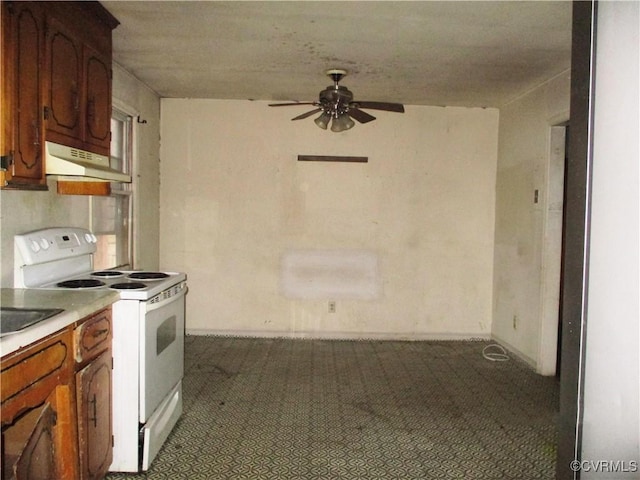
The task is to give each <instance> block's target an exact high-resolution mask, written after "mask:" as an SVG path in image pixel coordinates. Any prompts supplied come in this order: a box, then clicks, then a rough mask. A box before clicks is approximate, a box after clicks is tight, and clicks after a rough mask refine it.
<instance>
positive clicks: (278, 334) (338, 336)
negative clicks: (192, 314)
mask: <svg viewBox="0 0 640 480" xmlns="http://www.w3.org/2000/svg"><path fill="white" fill-rule="evenodd" d="M186 334H187V335H194V336H220V337H253V338H292V339H293V338H296V339H314V340H316V339H317V340H395V341H428V340H431V341H450V340H457V341H470V340H475V341H486V340H491V335H489V334H482V333H450V332H445V333H397V332H364V333H362V332H306V331H305V332H301V331H295V332H294V331H273V330H217V329H211V330H210V329H198V328H195V329H187V330H186Z"/></svg>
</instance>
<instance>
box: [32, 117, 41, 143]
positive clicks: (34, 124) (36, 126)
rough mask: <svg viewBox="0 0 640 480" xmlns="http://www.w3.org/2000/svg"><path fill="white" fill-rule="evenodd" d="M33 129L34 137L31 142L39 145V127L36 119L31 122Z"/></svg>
mask: <svg viewBox="0 0 640 480" xmlns="http://www.w3.org/2000/svg"><path fill="white" fill-rule="evenodd" d="M33 130H34V134H35V139H34V141H33V144H34V145H36V146H38V145H40V129H39V128H38V122H36V121H34V122H33Z"/></svg>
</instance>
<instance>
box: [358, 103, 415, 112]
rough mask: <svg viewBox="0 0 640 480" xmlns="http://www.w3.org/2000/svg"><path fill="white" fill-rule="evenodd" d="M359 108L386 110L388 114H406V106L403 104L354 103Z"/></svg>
mask: <svg viewBox="0 0 640 480" xmlns="http://www.w3.org/2000/svg"><path fill="white" fill-rule="evenodd" d="M353 104H354V106H355V107H357V108H372V109H373V110H386V111H387V112H398V113H404V105H402V104H401V103H387V102H353Z"/></svg>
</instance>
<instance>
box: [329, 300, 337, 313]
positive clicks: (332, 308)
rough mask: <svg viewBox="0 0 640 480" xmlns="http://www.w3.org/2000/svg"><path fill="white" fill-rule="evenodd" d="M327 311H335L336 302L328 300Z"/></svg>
mask: <svg viewBox="0 0 640 480" xmlns="http://www.w3.org/2000/svg"><path fill="white" fill-rule="evenodd" d="M329 313H336V302H334V301H333V300H330V301H329Z"/></svg>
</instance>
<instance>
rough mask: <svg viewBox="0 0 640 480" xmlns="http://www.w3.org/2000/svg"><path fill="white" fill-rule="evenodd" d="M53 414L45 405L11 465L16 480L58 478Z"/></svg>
mask: <svg viewBox="0 0 640 480" xmlns="http://www.w3.org/2000/svg"><path fill="white" fill-rule="evenodd" d="M54 426H55V414H54V412H53V409H52V408H51V405H50V404H49V403H46V404H45V406H44V408H43V409H42V411H41V413H40V416H39V418H38V420H37V423H36V425H35V428H34V429H33V431H32V432H31V435H30V436H29V439H28V441H27V443H26V445H25V446H24V448H23V449H22V451H21V452H20V456H19V457H18V459H17V461H16V462H15V464H14V465H13V473H14V477H13V478H15V479H16V480H50V479H52V478H60V476H59V475H58V471H57V468H56V451H55V446H54V431H53V430H54Z"/></svg>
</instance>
